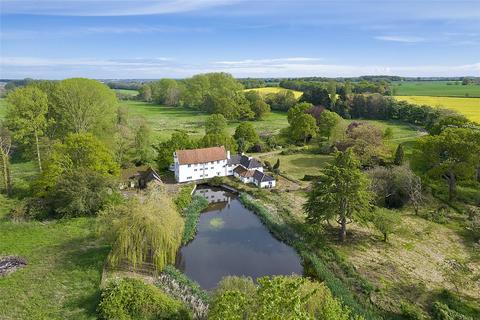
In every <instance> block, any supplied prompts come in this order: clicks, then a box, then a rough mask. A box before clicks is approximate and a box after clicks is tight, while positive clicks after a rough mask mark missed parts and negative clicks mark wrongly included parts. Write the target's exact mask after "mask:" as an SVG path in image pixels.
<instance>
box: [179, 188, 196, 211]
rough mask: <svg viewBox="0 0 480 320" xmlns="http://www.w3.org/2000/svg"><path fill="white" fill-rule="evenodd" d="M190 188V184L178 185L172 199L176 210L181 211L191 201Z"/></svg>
mask: <svg viewBox="0 0 480 320" xmlns="http://www.w3.org/2000/svg"><path fill="white" fill-rule="evenodd" d="M192 189H193V187H192V185H184V186H181V187H180V191H179V192H178V195H177V197H176V198H175V200H174V202H175V206H177V210H178V212H183V210H184V209H185V208H186V207H187V206H188V205H189V204H190V202H192Z"/></svg>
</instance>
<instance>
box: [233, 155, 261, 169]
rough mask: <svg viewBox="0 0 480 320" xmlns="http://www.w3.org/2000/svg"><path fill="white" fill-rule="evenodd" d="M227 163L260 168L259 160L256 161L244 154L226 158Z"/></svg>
mask: <svg viewBox="0 0 480 320" xmlns="http://www.w3.org/2000/svg"><path fill="white" fill-rule="evenodd" d="M228 164H230V165H233V164H241V165H242V166H244V167H245V168H247V169H254V168H260V167H261V166H262V164H261V163H260V161H258V160H257V159H255V158H249V157H247V156H246V155H243V154H237V155H234V156H232V157H231V158H230V159H229V160H228Z"/></svg>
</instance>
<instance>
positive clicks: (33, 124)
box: [6, 86, 48, 172]
mask: <svg viewBox="0 0 480 320" xmlns="http://www.w3.org/2000/svg"><path fill="white" fill-rule="evenodd" d="M7 103H8V107H7V116H6V119H7V124H8V127H9V128H10V129H11V130H12V132H13V137H14V139H16V140H19V141H21V142H23V143H30V142H31V141H32V140H33V141H34V143H35V147H36V154H37V162H38V168H39V170H40V172H41V171H42V158H41V155H40V137H41V136H42V135H43V134H44V131H45V129H46V128H47V118H46V115H47V112H48V99H47V95H46V94H45V93H44V92H43V91H41V90H40V89H38V88H37V87H33V86H29V87H23V88H19V89H16V90H14V91H12V92H11V93H10V94H9V95H8V97H7Z"/></svg>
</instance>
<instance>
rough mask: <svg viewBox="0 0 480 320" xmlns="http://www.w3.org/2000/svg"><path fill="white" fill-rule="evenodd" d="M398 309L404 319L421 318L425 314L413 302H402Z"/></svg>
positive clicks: (413, 319)
mask: <svg viewBox="0 0 480 320" xmlns="http://www.w3.org/2000/svg"><path fill="white" fill-rule="evenodd" d="M400 310H401V312H402V315H403V317H404V318H405V319H408V320H423V319H425V316H424V315H423V312H422V310H421V309H420V308H419V307H417V306H416V305H414V304H411V303H408V302H402V303H401V304H400Z"/></svg>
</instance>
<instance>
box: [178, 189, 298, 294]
mask: <svg viewBox="0 0 480 320" xmlns="http://www.w3.org/2000/svg"><path fill="white" fill-rule="evenodd" d="M196 194H200V195H203V196H204V197H206V198H207V199H208V201H209V203H210V204H209V206H208V208H207V209H205V210H204V211H203V213H202V215H201V216H200V220H199V223H198V233H197V236H196V237H195V239H193V241H191V242H190V243H189V244H187V245H186V246H185V247H183V248H181V250H180V253H179V255H178V259H177V266H178V268H179V269H180V270H182V271H183V272H184V273H185V274H186V275H187V276H188V277H190V278H191V279H193V280H195V281H197V282H198V283H199V284H200V286H201V287H202V288H204V289H207V290H208V289H212V288H214V287H215V286H216V285H217V283H218V282H219V281H220V279H221V278H222V277H224V276H227V275H237V276H241V275H243V276H250V277H252V278H254V279H255V278H257V277H261V276H265V275H290V274H292V273H295V274H300V275H301V274H302V270H303V268H302V265H301V260H300V257H299V256H298V255H297V253H296V252H295V250H294V249H293V248H291V247H289V246H287V245H286V244H284V243H283V242H281V241H279V240H277V239H275V238H274V237H273V236H272V235H271V234H270V233H269V232H268V230H267V229H266V227H265V226H264V225H263V224H262V223H261V221H260V219H259V218H258V217H257V216H256V215H255V214H254V213H253V212H251V211H250V210H248V209H246V208H245V207H244V206H243V205H242V204H241V202H240V201H239V200H238V199H237V197H236V195H234V194H232V193H230V192H227V191H226V190H223V189H220V188H210V187H209V188H205V187H202V188H199V189H197V191H196Z"/></svg>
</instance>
